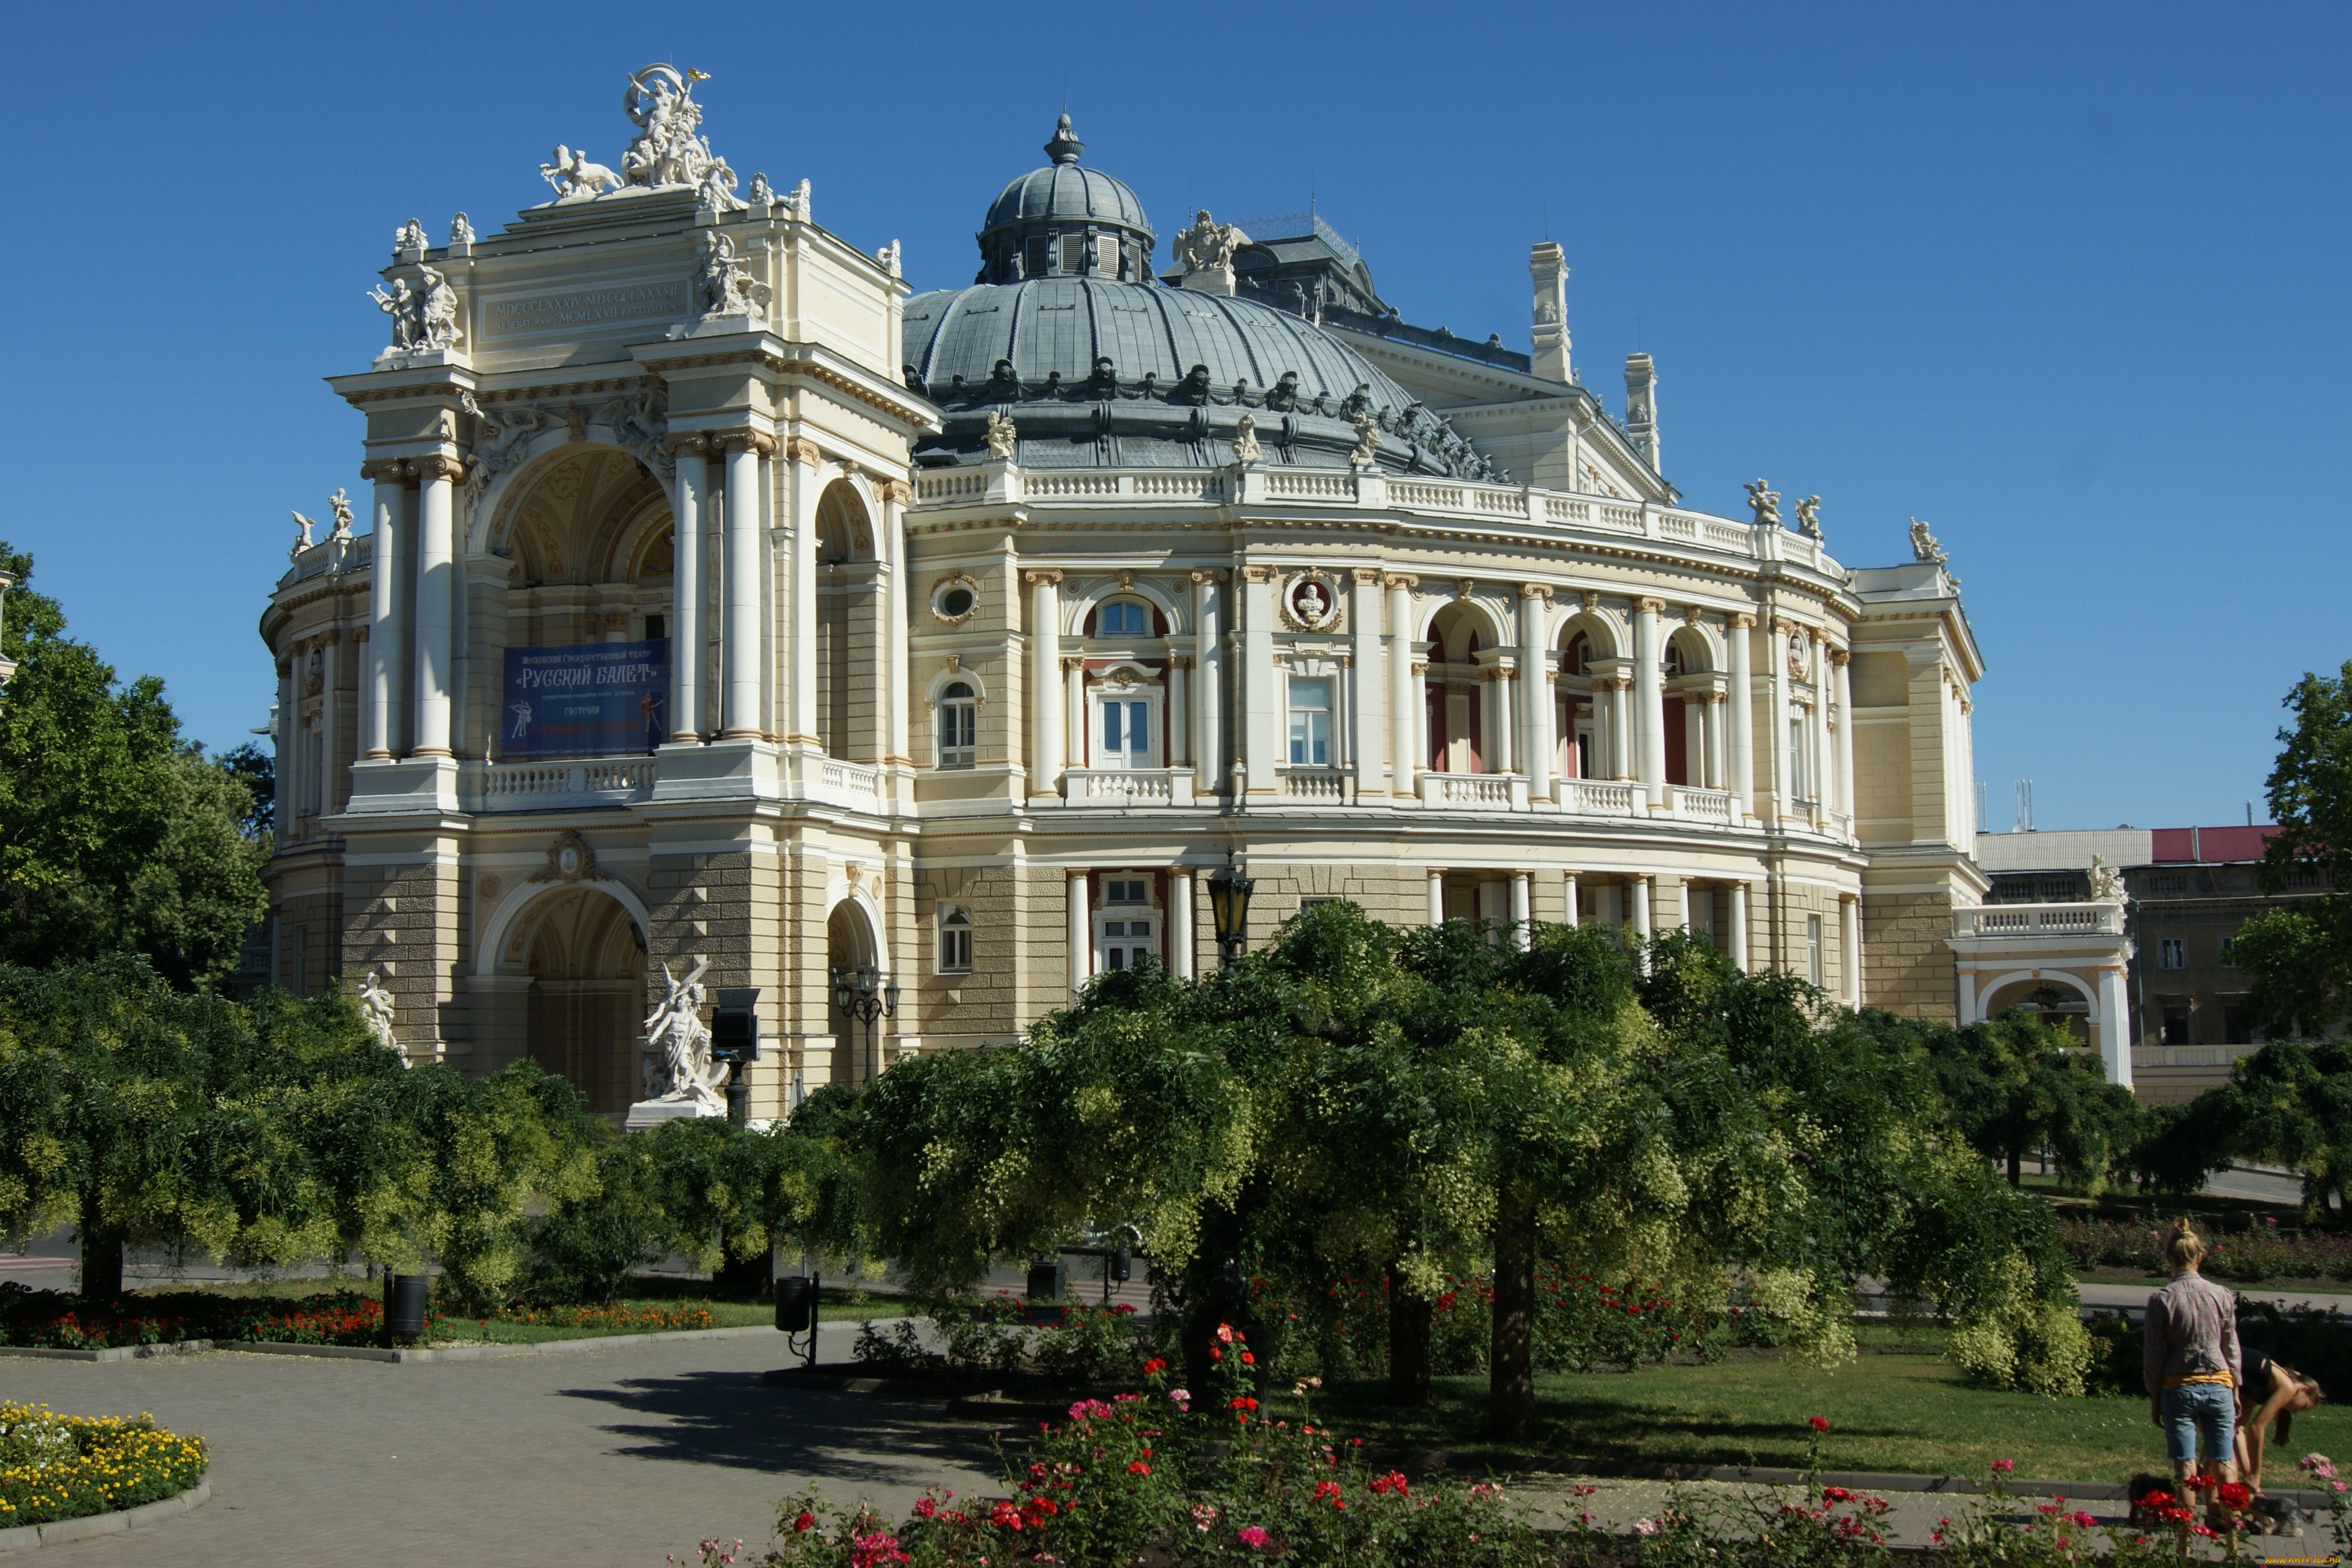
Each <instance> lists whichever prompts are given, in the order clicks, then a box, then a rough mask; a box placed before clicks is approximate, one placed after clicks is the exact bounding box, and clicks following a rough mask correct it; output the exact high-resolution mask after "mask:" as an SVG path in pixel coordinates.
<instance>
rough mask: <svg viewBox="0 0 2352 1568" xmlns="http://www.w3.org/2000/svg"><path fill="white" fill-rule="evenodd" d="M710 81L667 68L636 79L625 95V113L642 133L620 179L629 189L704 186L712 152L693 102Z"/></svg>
mask: <svg viewBox="0 0 2352 1568" xmlns="http://www.w3.org/2000/svg"><path fill="white" fill-rule="evenodd" d="M709 79H710V73H709V72H708V71H698V70H688V71H687V72H686V73H685V74H684V75H683V76H681V75H680V74H678V72H677V68H675V67H672V66H666V65H649V66H647V67H646V68H644V69H643V70H640V71H636V72H634V73H632V74H631V76H630V77H629V85H628V86H627V87H626V88H625V89H623V91H622V93H621V111H622V112H623V113H624V114H626V115H627V116H628V117H629V123H630V124H632V125H634V126H635V127H636V128H637V135H636V139H635V141H633V142H630V143H629V150H628V151H627V152H626V153H623V154H622V155H621V174H622V176H623V178H625V180H627V182H628V183H629V184H633V185H698V184H701V183H702V173H703V170H704V169H706V168H708V167H709V163H710V146H709V143H708V142H705V141H703V140H702V138H700V137H699V136H697V135H696V134H695V131H696V129H697V128H698V127H699V126H700V125H701V123H702V106H701V105H700V104H698V103H697V102H695V101H694V84H695V83H696V82H698V81H709ZM730 184H731V182H730Z"/></svg>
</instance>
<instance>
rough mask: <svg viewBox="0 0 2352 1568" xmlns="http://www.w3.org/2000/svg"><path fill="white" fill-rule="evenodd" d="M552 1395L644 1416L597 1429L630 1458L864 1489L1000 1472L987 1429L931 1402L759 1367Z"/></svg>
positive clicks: (633, 1380)
mask: <svg viewBox="0 0 2352 1568" xmlns="http://www.w3.org/2000/svg"><path fill="white" fill-rule="evenodd" d="M559 1392H561V1393H562V1394H563V1395H565V1396H566V1397H568V1398H572V1399H591V1400H600V1401H603V1402H604V1403H605V1404H607V1405H613V1406H614V1407H615V1409H616V1411H617V1412H620V1413H625V1414H626V1415H637V1416H642V1417H646V1418H648V1419H646V1420H644V1421H629V1420H621V1421H616V1422H614V1423H612V1424H609V1425H607V1426H604V1427H603V1428H602V1429H603V1430H604V1431H606V1432H610V1433H612V1434H613V1435H614V1436H616V1437H620V1438H622V1439H624V1440H625V1446H624V1447H620V1448H619V1449H617V1450H616V1451H617V1452H620V1453H623V1454H626V1455H628V1456H630V1457H632V1458H648V1459H677V1460H683V1461H685V1462H687V1463H689V1464H701V1465H730V1466H734V1467H737V1468H743V1469H751V1470H759V1471H762V1472H764V1473H768V1474H772V1475H777V1476H787V1477H808V1478H811V1479H839V1480H847V1481H852V1482H855V1483H856V1484H858V1485H861V1486H871V1487H880V1486H899V1487H919V1486H922V1485H925V1484H926V1483H928V1482H929V1481H931V1480H935V1479H938V1477H939V1472H940V1469H941V1468H944V1467H956V1468H963V1469H967V1470H971V1471H973V1472H976V1474H977V1475H979V1476H982V1477H994V1476H995V1475H996V1473H997V1461H996V1455H995V1452H994V1450H993V1449H992V1447H991V1446H990V1443H989V1430H990V1429H989V1428H988V1427H986V1426H982V1425H979V1424H977V1423H973V1422H969V1421H962V1420H958V1419H956V1418H954V1417H950V1416H949V1415H945V1414H944V1413H943V1412H942V1411H941V1410H940V1406H939V1405H933V1404H917V1403H914V1402H911V1401H901V1400H887V1399H877V1398H874V1397H871V1396H867V1395H860V1394H836V1393H831V1392H826V1391H822V1390H809V1389H793V1388H763V1387H761V1385H760V1384H759V1381H758V1374H757V1373H740V1372H698V1373H683V1374H681V1375H679V1376H676V1377H646V1378H631V1379H628V1380H626V1381H625V1382H622V1383H619V1384H607V1385H605V1386H604V1387H601V1388H600V1387H583V1388H567V1389H562V1390H561V1391H559ZM1009 1435H1013V1436H1017V1434H1009Z"/></svg>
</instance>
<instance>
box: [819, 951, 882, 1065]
mask: <svg viewBox="0 0 2352 1568" xmlns="http://www.w3.org/2000/svg"><path fill="white" fill-rule="evenodd" d="M833 1005H835V1006H836V1007H838V1008H840V1009H841V1015H842V1016H843V1017H845V1018H847V1019H848V1020H849V1021H850V1022H852V1023H854V1024H863V1025H865V1026H866V1077H868V1078H877V1077H879V1076H880V1074H879V1071H878V1068H879V1066H880V1064H879V1063H878V1062H877V1060H876V1058H875V1056H874V1020H876V1019H877V1018H895V1017H897V1016H898V982H897V981H896V980H893V981H891V982H890V983H889V984H887V985H885V984H882V972H881V971H880V970H878V969H877V968H875V967H874V965H872V964H870V963H861V964H859V965H858V966H857V967H856V969H855V970H849V969H844V968H842V967H841V966H840V965H839V964H835V965H834V966H833Z"/></svg>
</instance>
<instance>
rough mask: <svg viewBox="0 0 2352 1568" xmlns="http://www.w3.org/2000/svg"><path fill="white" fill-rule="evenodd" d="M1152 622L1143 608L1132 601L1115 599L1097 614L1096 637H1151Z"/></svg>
mask: <svg viewBox="0 0 2352 1568" xmlns="http://www.w3.org/2000/svg"><path fill="white" fill-rule="evenodd" d="M1150 624H1151V623H1150V620H1149V619H1147V618H1146V617H1145V616H1144V613H1143V606H1142V605H1139V604H1137V603H1135V602H1134V601H1133V600H1131V599H1114V600H1112V601H1111V602H1110V603H1109V604H1108V605H1104V606H1103V607H1102V608H1101V609H1100V610H1098V611H1097V612H1096V614H1095V636H1097V637H1147V636H1149V635H1150V632H1149V629H1148V628H1149V627H1150Z"/></svg>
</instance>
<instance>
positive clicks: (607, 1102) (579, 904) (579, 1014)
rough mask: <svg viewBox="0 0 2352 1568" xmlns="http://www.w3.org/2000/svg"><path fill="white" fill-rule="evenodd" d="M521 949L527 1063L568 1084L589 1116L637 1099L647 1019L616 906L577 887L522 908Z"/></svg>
mask: <svg viewBox="0 0 2352 1568" xmlns="http://www.w3.org/2000/svg"><path fill="white" fill-rule="evenodd" d="M525 920H526V921H527V927H526V929H525V931H523V933H522V935H521V939H520V944H517V943H515V942H509V944H508V952H514V951H515V949H516V947H517V945H520V950H521V953H520V956H521V967H522V969H523V972H524V973H528V974H529V975H530V990H529V991H528V992H526V993H525V996H524V1003H523V1040H524V1048H525V1050H526V1052H527V1053H528V1054H529V1056H530V1059H531V1060H532V1061H534V1062H537V1063H538V1064H539V1065H540V1066H541V1067H542V1068H546V1069H547V1070H548V1071H549V1072H551V1073H554V1074H556V1075H557V1076H558V1077H560V1078H562V1079H568V1080H569V1081H570V1082H571V1083H572V1086H573V1087H574V1088H576V1089H579V1090H580V1092H581V1093H582V1094H583V1095H585V1096H586V1097H587V1099H588V1104H589V1108H590V1109H591V1110H598V1111H622V1110H627V1109H628V1108H629V1106H630V1104H631V1103H632V1102H633V1101H635V1100H641V1099H644V1098H645V1097H646V1089H645V1086H644V1085H643V1084H642V1083H640V1082H639V1079H640V1077H641V1073H642V1068H641V1066H640V1063H639V1057H640V1055H641V1052H640V1049H639V1047H638V1037H639V1035H640V1034H641V1032H642V1028H643V1025H644V1022H645V1016H646V944H645V937H644V935H643V933H642V932H640V931H638V930H637V924H636V921H635V919H634V918H632V917H631V915H630V913H629V911H628V910H627V909H625V907H623V905H622V904H621V902H620V900H617V899H614V898H613V897H612V896H611V895H610V894H607V893H604V892H602V891H599V890H598V889H595V888H593V887H589V886H585V885H580V886H573V887H568V888H562V889H557V890H555V891H553V892H551V893H548V894H547V895H546V896H544V897H543V898H541V899H540V900H538V901H537V902H535V903H534V904H532V905H531V907H530V910H528V911H527V912H526V915H525Z"/></svg>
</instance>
